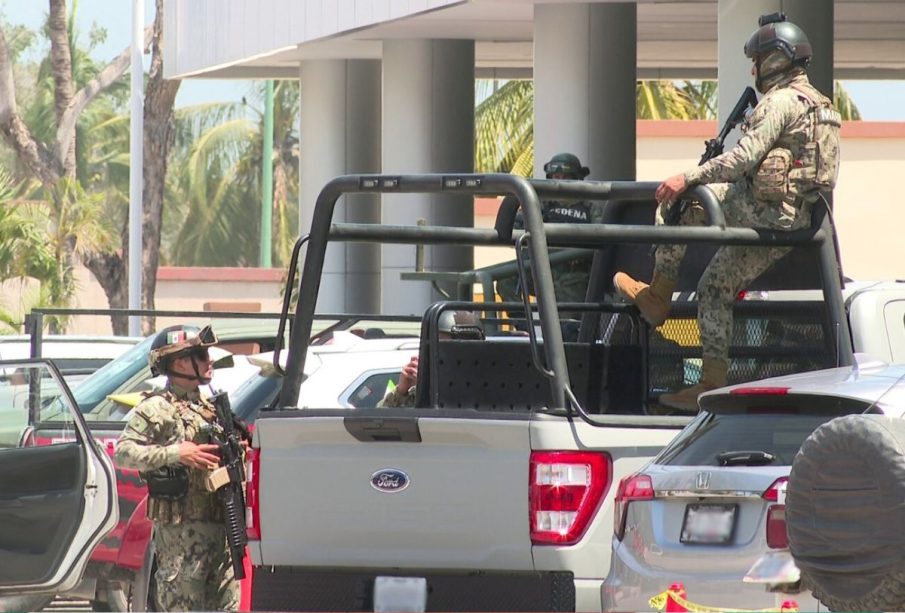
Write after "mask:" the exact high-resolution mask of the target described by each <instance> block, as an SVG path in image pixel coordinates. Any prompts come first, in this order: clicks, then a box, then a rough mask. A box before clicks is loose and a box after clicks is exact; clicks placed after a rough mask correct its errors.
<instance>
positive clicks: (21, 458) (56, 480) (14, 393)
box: [0, 361, 118, 611]
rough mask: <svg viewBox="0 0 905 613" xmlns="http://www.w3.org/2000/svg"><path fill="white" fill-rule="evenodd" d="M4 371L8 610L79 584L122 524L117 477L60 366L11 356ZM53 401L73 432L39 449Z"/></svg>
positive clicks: (1, 411)
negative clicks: (91, 560) (91, 559)
mask: <svg viewBox="0 0 905 613" xmlns="http://www.w3.org/2000/svg"><path fill="white" fill-rule="evenodd" d="M0 369H2V370H0V372H3V373H10V374H3V375H0V569H2V570H0V610H12V611H17V610H18V611H23V610H24V611H28V610H35V609H36V608H40V606H43V604H44V603H46V602H48V601H49V600H50V599H51V598H52V596H53V594H56V593H59V592H64V591H67V590H70V589H72V588H73V587H75V586H76V585H77V584H78V583H79V581H80V580H81V577H82V573H83V572H84V569H85V565H86V564H87V563H88V558H89V556H90V555H91V552H92V550H93V549H94V547H95V546H96V545H97V544H98V543H99V542H100V541H101V540H102V539H103V538H104V537H105V536H106V535H107V534H108V533H109V532H110V531H111V530H112V529H113V528H114V527H115V526H116V522H117V519H118V505H117V495H116V480H115V477H114V472H113V464H112V462H111V461H110V458H109V457H108V456H107V454H106V453H105V452H104V451H103V450H101V449H100V447H99V446H98V445H97V444H96V443H95V442H94V438H93V437H92V436H91V433H90V432H89V430H88V427H87V425H86V424H85V420H84V418H83V417H82V413H81V411H79V410H78V406H77V405H76V404H75V401H74V400H73V398H72V394H71V392H70V390H69V388H68V387H67V386H66V383H65V382H64V380H63V377H62V375H61V374H60V372H59V370H57V368H56V367H55V366H54V365H52V364H51V363H50V362H46V361H37V362H5V361H4V362H0ZM51 400H57V402H55V403H54V404H55V409H54V410H55V411H59V413H58V414H57V419H58V420H59V421H57V423H56V424H55V425H54V429H55V432H57V433H60V432H62V433H63V434H65V436H63V435H59V434H58V435H56V436H54V437H53V438H52V439H51V444H49V445H45V446H34V445H33V441H34V440H35V438H36V436H37V435H36V433H35V428H38V429H40V427H41V425H40V423H41V419H40V416H41V411H42V409H43V408H44V406H45V405H46V404H47V402H49V401H51ZM61 404H62V406H63V409H62V410H59V408H58V407H59V405H61ZM61 424H63V425H62V426H61ZM39 603H40V604H39Z"/></svg>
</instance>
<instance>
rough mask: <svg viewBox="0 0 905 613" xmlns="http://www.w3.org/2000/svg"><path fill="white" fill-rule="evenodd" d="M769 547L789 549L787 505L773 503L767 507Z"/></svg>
mask: <svg viewBox="0 0 905 613" xmlns="http://www.w3.org/2000/svg"><path fill="white" fill-rule="evenodd" d="M767 547H769V548H770V549H787V548H788V547H789V535H788V533H787V532H786V505H784V504H771V505H770V506H769V508H767Z"/></svg>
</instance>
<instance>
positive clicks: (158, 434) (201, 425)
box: [114, 385, 239, 611]
mask: <svg viewBox="0 0 905 613" xmlns="http://www.w3.org/2000/svg"><path fill="white" fill-rule="evenodd" d="M219 431H220V426H219V425H218V424H217V423H216V412H215V409H214V407H213V406H212V405H211V404H210V403H209V402H207V401H206V400H205V399H203V398H202V397H201V394H200V393H199V392H198V390H197V389H196V390H192V391H188V390H185V389H182V388H180V387H177V386H174V385H171V386H170V387H169V388H168V389H167V390H166V391H164V392H163V393H160V394H154V395H149V396H148V397H146V398H145V399H144V400H142V401H141V402H140V403H139V404H138V406H137V407H135V412H134V414H133V415H132V418H131V419H130V420H129V423H128V424H126V428H125V430H124V431H123V433H122V435H121V436H120V438H119V441H118V442H117V444H116V453H115V455H114V460H115V461H116V463H117V464H118V465H119V466H122V467H123V468H132V469H136V470H139V471H142V472H147V471H152V470H155V469H158V468H161V467H163V466H168V465H177V464H179V444H180V443H182V442H183V441H186V440H190V441H194V442H195V443H198V444H204V443H210V442H211V440H212V435H215V434H217V433H218V432H219ZM187 470H188V475H189V488H188V493H187V494H186V495H185V497H184V498H182V499H179V500H162V499H157V498H152V497H149V498H148V517H149V518H150V519H152V520H153V521H154V546H155V548H156V554H157V574H156V579H157V595H158V600H159V604H161V605H162V607H163V610H165V611H214V610H220V611H223V610H231V611H235V610H237V609H238V607H239V584H238V582H237V581H236V580H235V577H234V575H233V568H232V559H231V557H230V553H229V547H228V546H227V543H226V530H225V527H224V524H223V514H222V509H221V507H220V504H219V502H218V500H217V495H216V494H215V493H211V492H208V491H207V489H206V488H205V485H204V484H205V477H206V476H207V471H205V470H200V469H192V468H188V469H187Z"/></svg>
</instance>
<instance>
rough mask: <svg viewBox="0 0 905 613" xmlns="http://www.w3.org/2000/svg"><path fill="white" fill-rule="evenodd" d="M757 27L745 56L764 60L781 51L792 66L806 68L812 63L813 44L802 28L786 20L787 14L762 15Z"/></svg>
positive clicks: (749, 40)
mask: <svg viewBox="0 0 905 613" xmlns="http://www.w3.org/2000/svg"><path fill="white" fill-rule="evenodd" d="M757 25H758V28H757V29H756V30H755V31H754V33H752V34H751V37H750V38H748V42H746V43H745V56H747V57H748V58H751V59H755V58H763V57H765V56H766V55H767V54H769V53H770V52H771V51H774V50H779V51H782V53H783V54H784V55H785V56H786V57H787V58H788V60H789V64H790V65H792V66H801V67H802V68H804V67H805V66H807V65H808V62H810V61H811V54H812V50H811V42H810V41H809V40H808V37H807V35H806V34H805V33H804V31H803V30H802V29H801V28H799V27H798V26H797V25H795V24H794V23H792V22H791V21H787V20H786V15H785V13H771V14H769V15H762V16H761V18H760V19H758V21H757Z"/></svg>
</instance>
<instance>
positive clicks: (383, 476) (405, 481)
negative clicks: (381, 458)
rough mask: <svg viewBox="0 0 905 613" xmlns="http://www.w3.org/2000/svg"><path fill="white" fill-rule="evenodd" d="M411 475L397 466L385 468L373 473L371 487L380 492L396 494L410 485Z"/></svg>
mask: <svg viewBox="0 0 905 613" xmlns="http://www.w3.org/2000/svg"><path fill="white" fill-rule="evenodd" d="M409 483H411V481H410V480H409V476H408V475H407V474H405V473H404V472H402V471H401V470H396V469H395V468H383V469H381V470H378V471H377V472H376V473H374V474H373V475H371V487H373V488H374V489H375V490H377V491H378V492H385V493H387V494H395V493H396V492H401V491H402V490H404V489H405V488H407V487H408V486H409Z"/></svg>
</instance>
